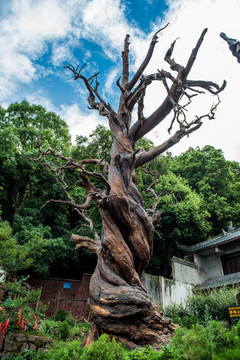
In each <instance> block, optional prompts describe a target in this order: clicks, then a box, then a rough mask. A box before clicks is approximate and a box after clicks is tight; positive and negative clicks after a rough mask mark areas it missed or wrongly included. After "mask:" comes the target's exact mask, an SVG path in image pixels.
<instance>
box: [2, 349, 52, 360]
mask: <svg viewBox="0 0 240 360" xmlns="http://www.w3.org/2000/svg"><path fill="white" fill-rule="evenodd" d="M45 359H46V356H45V354H42V353H37V352H35V351H31V350H29V349H24V350H22V351H21V352H20V353H19V354H17V355H14V354H12V355H11V357H10V358H3V360H45Z"/></svg>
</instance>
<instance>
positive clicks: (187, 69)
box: [183, 28, 208, 79]
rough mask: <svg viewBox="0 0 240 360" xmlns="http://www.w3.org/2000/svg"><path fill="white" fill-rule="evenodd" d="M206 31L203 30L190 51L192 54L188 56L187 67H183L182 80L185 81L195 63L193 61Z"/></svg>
mask: <svg viewBox="0 0 240 360" xmlns="http://www.w3.org/2000/svg"><path fill="white" fill-rule="evenodd" d="M207 31H208V29H207V28H205V29H204V30H203V31H202V33H201V35H200V38H199V40H198V42H197V44H196V46H195V48H194V49H193V50H192V53H191V55H190V57H189V59H188V62H187V65H186V66H185V69H184V71H183V79H186V78H187V76H188V74H189V73H190V71H191V69H192V66H193V64H194V62H195V60H196V58H197V53H198V50H199V48H200V46H201V45H202V42H203V40H204V36H205V35H206V33H207Z"/></svg>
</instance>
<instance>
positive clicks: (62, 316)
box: [54, 309, 69, 321]
mask: <svg viewBox="0 0 240 360" xmlns="http://www.w3.org/2000/svg"><path fill="white" fill-rule="evenodd" d="M68 317H69V313H68V311H66V310H63V309H57V311H56V312H55V315H54V320H56V321H64V320H66V319H67V318H68Z"/></svg>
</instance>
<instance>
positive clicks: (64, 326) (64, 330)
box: [58, 320, 70, 340]
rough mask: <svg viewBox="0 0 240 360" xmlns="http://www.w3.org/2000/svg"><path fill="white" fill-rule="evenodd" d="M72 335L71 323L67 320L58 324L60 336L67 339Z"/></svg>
mask: <svg viewBox="0 0 240 360" xmlns="http://www.w3.org/2000/svg"><path fill="white" fill-rule="evenodd" d="M69 335H70V325H69V324H68V322H67V321H66V320H64V321H62V322H61V323H60V324H59V325H58V337H59V339H61V340H66V339H67V338H68V336H69Z"/></svg>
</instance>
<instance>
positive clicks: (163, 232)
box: [148, 172, 211, 277]
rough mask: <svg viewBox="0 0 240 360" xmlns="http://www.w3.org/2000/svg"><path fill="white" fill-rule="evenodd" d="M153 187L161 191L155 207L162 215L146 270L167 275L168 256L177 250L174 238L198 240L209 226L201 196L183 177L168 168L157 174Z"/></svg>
mask: <svg viewBox="0 0 240 360" xmlns="http://www.w3.org/2000/svg"><path fill="white" fill-rule="evenodd" d="M155 190H156V193H157V194H160V196H159V199H158V205H157V209H158V210H159V211H160V213H161V219H160V225H159V227H158V228H156V233H157V236H155V241H154V244H155V252H154V255H153V257H152V261H151V262H150V264H149V268H148V271H151V272H152V273H155V274H156V273H158V274H159V273H160V274H161V275H163V276H165V277H169V276H170V274H171V267H170V259H171V258H172V256H173V255H174V254H175V255H176V254H177V253H178V252H177V242H178V243H181V244H185V245H191V244H193V243H196V242H198V241H201V240H202V239H204V238H205V237H206V235H207V234H208V232H209V229H210V228H211V226H210V224H209V222H208V218H209V214H208V212H207V211H206V210H205V209H204V206H203V205H204V203H203V199H202V198H201V197H200V196H199V195H198V194H197V193H196V192H195V191H192V190H191V188H190V187H189V185H188V184H187V181H186V180H185V179H183V178H181V177H179V176H176V175H175V174H173V173H172V172H168V173H167V174H165V175H161V176H160V177H159V179H158V181H157V184H156V186H155Z"/></svg>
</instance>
